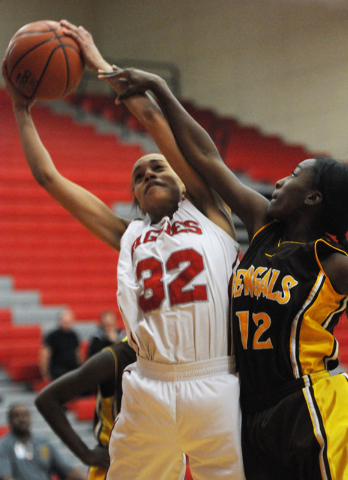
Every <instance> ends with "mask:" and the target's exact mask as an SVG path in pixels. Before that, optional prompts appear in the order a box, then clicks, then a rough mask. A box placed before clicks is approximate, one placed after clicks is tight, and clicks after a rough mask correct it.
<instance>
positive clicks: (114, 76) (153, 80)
mask: <svg viewBox="0 0 348 480" xmlns="http://www.w3.org/2000/svg"><path fill="white" fill-rule="evenodd" d="M98 78H100V79H101V80H107V81H108V82H109V83H110V85H111V86H112V87H113V88H115V87H117V85H120V84H122V83H123V84H124V83H125V82H126V84H127V86H126V87H124V91H123V92H122V93H121V94H120V95H119V96H118V100H119V101H122V100H126V99H127V98H129V97H130V96H132V95H136V94H141V93H145V92H146V91H147V90H153V88H154V87H155V85H156V84H157V83H158V82H160V81H161V80H162V79H161V78H160V77H158V76H157V75H154V74H152V73H148V72H144V71H143V70H137V69H136V68H125V69H122V68H119V67H117V66H116V65H113V66H112V71H103V70H102V69H100V70H99V71H98Z"/></svg>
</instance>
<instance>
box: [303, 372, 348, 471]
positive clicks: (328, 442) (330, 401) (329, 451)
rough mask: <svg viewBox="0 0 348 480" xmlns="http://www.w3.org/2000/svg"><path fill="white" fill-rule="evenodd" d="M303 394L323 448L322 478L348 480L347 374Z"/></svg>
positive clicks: (331, 378)
mask: <svg viewBox="0 0 348 480" xmlns="http://www.w3.org/2000/svg"><path fill="white" fill-rule="evenodd" d="M303 393H304V396H305V399H306V402H307V406H308V410H309V413H310V416H311V419H312V424H313V430H314V433H315V436H316V438H317V440H318V443H319V445H320V455H319V462H320V470H321V474H322V479H323V480H348V376H347V374H344V373H343V374H339V375H334V376H332V377H327V378H323V379H321V380H318V381H317V382H316V383H314V384H313V385H312V386H308V387H305V388H304V389H303Z"/></svg>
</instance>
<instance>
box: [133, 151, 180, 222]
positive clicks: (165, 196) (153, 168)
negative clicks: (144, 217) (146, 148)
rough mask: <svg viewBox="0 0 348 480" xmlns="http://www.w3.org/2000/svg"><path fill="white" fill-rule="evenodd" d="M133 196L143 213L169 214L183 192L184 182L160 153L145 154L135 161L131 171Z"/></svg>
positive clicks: (174, 208) (173, 209)
mask: <svg viewBox="0 0 348 480" xmlns="http://www.w3.org/2000/svg"><path fill="white" fill-rule="evenodd" d="M132 185H133V189H134V195H135V198H136V199H137V200H138V202H139V204H140V207H141V210H142V212H143V213H148V214H149V215H150V217H152V214H153V213H154V212H156V215H157V212H159V211H161V215H162V216H164V215H171V214H172V213H173V211H175V210H176V209H177V205H178V203H179V202H180V200H182V198H183V194H184V190H185V187H184V184H183V183H182V181H181V180H180V178H179V177H178V176H177V174H176V173H175V172H174V170H173V169H172V168H171V167H170V165H169V163H168V162H167V161H166V159H165V158H164V157H162V156H160V155H156V156H154V157H151V155H147V156H146V157H143V158H141V159H140V160H138V161H137V162H136V164H135V165H134V168H133V173H132Z"/></svg>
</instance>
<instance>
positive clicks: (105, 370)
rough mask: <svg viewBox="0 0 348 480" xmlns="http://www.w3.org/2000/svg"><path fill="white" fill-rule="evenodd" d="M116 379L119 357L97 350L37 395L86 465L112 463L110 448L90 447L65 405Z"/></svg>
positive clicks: (52, 423) (47, 415) (42, 410)
mask: <svg viewBox="0 0 348 480" xmlns="http://www.w3.org/2000/svg"><path fill="white" fill-rule="evenodd" d="M110 378H112V379H115V358H114V356H113V354H112V353H111V352H110V351H109V350H104V351H102V352H99V353H97V354H96V355H94V356H93V357H92V358H91V359H89V360H87V362H85V363H84V364H83V365H82V366H81V367H79V368H78V369H76V370H74V371H72V372H69V373H66V374H65V375H63V376H62V377H60V378H58V379H57V380H54V381H53V382H52V383H50V384H49V385H47V387H45V388H44V389H43V390H42V391H41V392H40V393H39V394H38V396H37V397H36V400H35V405H36V407H37V409H38V410H39V412H40V413H41V415H42V416H43V417H44V419H45V420H46V422H47V423H48V424H49V425H50V427H51V428H52V430H53V431H54V432H55V433H56V434H57V435H58V436H59V438H60V439H61V440H62V441H63V442H64V443H65V445H67V447H68V448H69V449H70V450H71V451H72V452H73V453H74V454H75V455H76V456H77V457H78V458H79V459H80V460H81V461H82V462H83V463H84V464H86V465H89V466H91V465H99V466H102V467H104V468H108V466H109V455H108V451H107V449H106V448H103V447H95V448H94V449H90V448H88V446H87V445H86V444H85V442H84V441H83V439H82V438H81V437H80V436H79V435H78V434H77V433H76V432H75V430H74V429H73V428H72V426H71V424H70V422H69V420H68V418H67V416H66V413H65V410H64V409H63V406H64V405H66V404H67V403H68V402H70V401H71V400H73V399H75V398H79V397H81V396H82V395H83V394H84V393H85V392H86V391H90V390H93V389H95V388H96V386H97V385H98V384H100V383H102V382H105V381H106V380H108V379H110Z"/></svg>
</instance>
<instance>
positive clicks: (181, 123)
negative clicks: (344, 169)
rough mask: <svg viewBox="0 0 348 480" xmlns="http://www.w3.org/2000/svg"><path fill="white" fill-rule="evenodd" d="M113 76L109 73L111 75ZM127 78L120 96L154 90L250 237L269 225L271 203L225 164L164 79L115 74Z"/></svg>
mask: <svg viewBox="0 0 348 480" xmlns="http://www.w3.org/2000/svg"><path fill="white" fill-rule="evenodd" d="M109 75H110V74H109ZM117 78H126V80H127V82H128V87H127V89H126V91H125V92H124V93H123V94H122V95H120V96H119V99H120V100H126V99H128V98H129V97H131V96H132V95H134V94H138V93H142V92H144V91H146V90H151V91H152V92H153V93H154V94H155V96H156V98H157V101H158V102H159V105H160V107H161V110H162V111H163V113H164V115H165V117H166V119H167V120H168V122H169V125H170V127H171V129H172V130H173V133H174V136H175V139H176V141H177V142H178V144H179V147H180V149H181V151H182V153H183V155H184V157H185V158H186V159H187V161H188V162H189V163H190V164H191V165H192V166H193V167H194V168H195V169H196V170H197V171H198V172H199V173H200V174H201V175H202V177H203V178H204V180H205V181H206V182H207V184H208V185H210V186H211V187H212V188H213V189H214V190H215V191H216V192H217V193H218V194H219V195H220V196H221V198H222V199H223V200H224V201H225V202H226V204H227V205H228V206H229V207H230V208H231V210H232V211H233V212H235V213H236V214H237V215H238V217H239V218H240V219H241V220H242V221H243V223H244V224H245V226H246V228H247V231H248V233H249V238H252V236H253V234H254V233H255V232H256V231H257V230H258V229H259V228H260V227H261V226H262V225H264V224H265V223H266V221H267V214H266V211H267V206H268V203H269V202H268V200H267V199H266V198H265V197H263V196H262V195H260V194H259V193H258V192H256V191H254V190H253V189H251V188H249V187H246V186H245V185H244V184H243V183H242V182H241V181H240V180H239V179H238V178H237V177H236V175H234V173H233V172H232V171H231V170H230V169H229V168H228V167H227V166H226V164H225V163H224V162H223V161H222V159H221V157H220V154H219V152H218V150H217V148H216V146H215V144H214V142H213V141H212V139H211V138H210V136H209V135H208V133H207V132H206V131H205V130H204V129H203V128H202V127H201V126H200V125H199V124H198V123H197V122H196V121H195V120H194V119H193V118H192V117H191V116H190V115H189V113H188V112H187V111H186V110H185V109H184V107H183V106H182V105H181V104H180V102H179V101H178V100H177V99H176V98H175V96H174V95H173V93H172V92H171V91H170V89H169V87H168V85H167V83H166V82H165V80H163V79H162V78H161V77H159V76H157V75H153V74H149V73H147V72H142V71H139V70H136V69H125V70H123V71H120V73H119V74H118V75H117V72H116V75H115V79H117Z"/></svg>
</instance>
